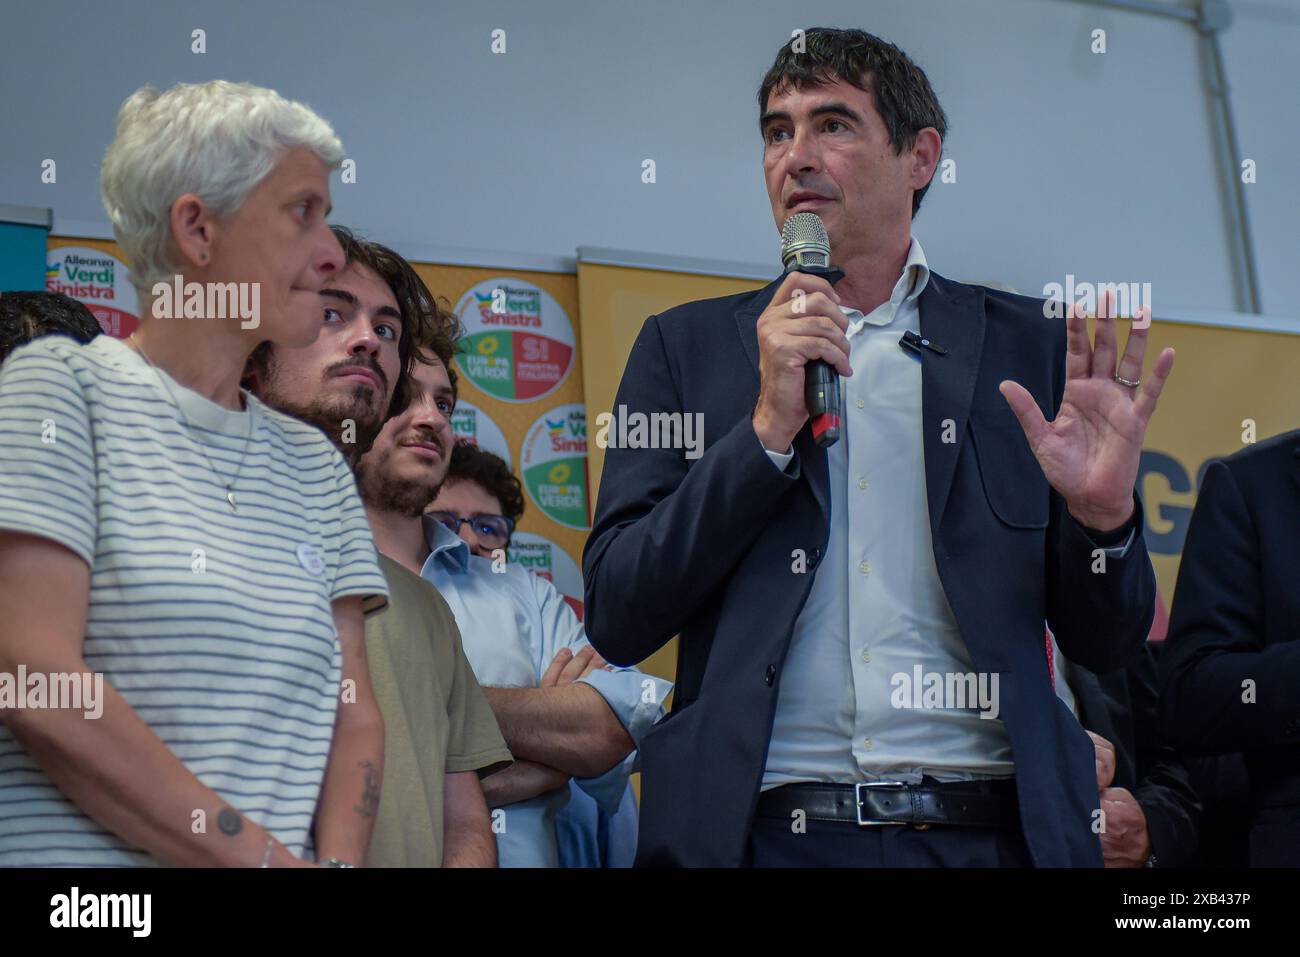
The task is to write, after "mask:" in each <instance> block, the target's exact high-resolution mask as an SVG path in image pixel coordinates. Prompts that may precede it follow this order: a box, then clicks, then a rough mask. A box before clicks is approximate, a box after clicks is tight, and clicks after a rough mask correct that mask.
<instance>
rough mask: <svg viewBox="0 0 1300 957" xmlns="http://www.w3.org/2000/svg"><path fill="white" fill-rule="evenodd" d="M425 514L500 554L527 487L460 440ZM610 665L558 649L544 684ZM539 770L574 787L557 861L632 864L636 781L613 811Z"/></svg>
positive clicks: (559, 833)
mask: <svg viewBox="0 0 1300 957" xmlns="http://www.w3.org/2000/svg"><path fill="white" fill-rule="evenodd" d="M427 514H428V515H429V516H430V517H432V518H433V519H434V520H436V521H438V522H441V523H442V524H443V525H445V526H447V528H448V529H451V530H454V531H455V532H456V534H457V535H459V536H460V537H461V538H462V539H464V541H465V544H467V545H468V546H469V549H470V551H471V552H472V553H473V554H475V555H479V556H482V557H483V558H486V559H488V560H493V559H498V560H499V559H500V558H501V556H502V554H503V550H506V549H508V548H509V546H510V536H511V534H512V533H513V532H514V530H515V526H516V525H517V524H518V522H519V519H520V518H521V517H522V516H523V514H524V495H523V487H522V485H521V484H520V482H519V479H518V478H517V477H516V476H515V474H514V473H513V472H511V471H510V466H509V465H508V464H507V463H506V461H505V460H504V459H502V458H501V457H500V456H497V455H493V454H492V453H491V452H488V451H487V450H485V449H481V448H479V447H478V446H477V445H475V444H474V443H472V442H468V441H465V440H461V441H459V442H457V443H456V446H455V448H454V449H453V450H452V453H451V466H450V468H449V469H448V470H447V477H446V479H444V480H443V483H442V487H441V488H439V489H438V497H437V498H435V499H434V500H433V504H431V505H430V506H429V510H428V512H427ZM516 574H517V573H516ZM534 577H536V576H535V573H534ZM536 587H537V588H538V590H539V591H540V592H541V593H542V595H543V596H544V597H543V603H544V604H548V605H551V606H553V607H555V608H556V610H557V614H558V615H559V617H560V618H562V619H564V620H565V621H566V626H565V628H564V629H562V631H563V632H565V633H568V634H577V635H581V634H582V632H581V625H580V624H579V618H578V616H576V615H573V614H572V613H571V612H569V613H566V612H564V611H563V610H562V609H559V608H558V605H557V603H558V602H560V601H564V602H565V603H569V602H570V599H568V598H565V597H564V596H562V595H561V594H560V592H559V591H558V590H557V589H555V588H554V587H551V586H549V584H538V585H536ZM578 607H579V608H580V607H581V606H580V605H579V606H578ZM579 614H580V612H579ZM579 640H581V638H580V639H579ZM588 651H590V652H591V655H590V658H588V657H587V655H586V652H588ZM584 661H585V662H586V664H585V665H584V664H583V662H584ZM605 667H606V664H605V659H604V658H602V657H601V656H600V655H599V654H596V653H595V651H594V649H592V648H591V646H590V645H586V646H585V647H584V648H583V649H582V651H581V652H579V654H578V655H577V656H573V655H572V654H571V653H570V652H569V650H568V648H567V647H566V648H561V649H560V651H559V652H558V653H557V655H556V657H555V658H554V659H553V660H552V662H551V665H550V667H549V668H548V669H547V677H544V679H543V686H547V682H548V681H553V682H554V683H555V684H568V683H569V682H571V681H573V680H575V679H576V678H578V677H580V676H581V675H583V674H590V673H591V672H593V671H595V670H596V669H597V668H605ZM551 686H554V685H551ZM523 764H524V767H523V768H521V769H520V770H519V771H516V772H514V773H513V774H509V773H507V774H500V775H497V779H498V780H499V781H503V782H506V781H509V780H510V779H511V778H512V777H515V776H517V775H520V774H528V773H531V771H530V770H529V769H528V768H527V765H526V763H523ZM541 773H549V774H550V775H552V777H553V779H554V780H556V781H558V782H559V786H561V787H567V789H568V792H569V801H568V803H567V804H565V805H564V807H563V808H561V809H560V811H559V812H558V814H557V815H556V817H555V830H556V842H557V844H558V848H559V859H560V866H561V867H631V866H632V862H633V861H634V860H635V859H636V832H637V808H636V795H635V794H633V792H632V785H631V784H628V785H627V786H626V788H625V789H624V791H623V797H622V799H621V800H620V802H619V804H618V808H617V810H616V811H614V812H613V813H611V812H610V811H609V809H608V807H607V806H605V805H604V804H602V803H601V802H599V801H597V800H596V798H594V797H592V796H591V795H590V794H588V793H587V792H586V791H585V790H583V788H582V786H581V785H580V784H579V783H578V782H576V781H575V780H573V779H571V778H567V779H566V776H565V775H564V773H563V772H560V771H555V770H554V769H550V768H543V769H542V772H541ZM493 790H495V786H494V785H493V784H492V783H491V782H488V791H489V793H488V800H489V805H490V803H491V800H492V798H493V794H492V791H493Z"/></svg>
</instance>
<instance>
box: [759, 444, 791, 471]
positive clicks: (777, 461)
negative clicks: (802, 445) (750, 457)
mask: <svg viewBox="0 0 1300 957" xmlns="http://www.w3.org/2000/svg"><path fill="white" fill-rule="evenodd" d="M763 451H764V452H766V453H767V457H768V458H769V459H771V460H772V464H773V465H775V466H776V467H777V468H779V469H780V470H781V471H782V472H787V471H789V469H790V463H791V462H792V461H794V448H793V447H791V449H790V451H789V452H773V451H772V450H771V449H768V448H765V449H763Z"/></svg>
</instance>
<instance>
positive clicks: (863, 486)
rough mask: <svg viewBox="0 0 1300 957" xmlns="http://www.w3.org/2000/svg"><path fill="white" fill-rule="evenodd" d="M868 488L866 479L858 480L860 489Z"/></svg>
mask: <svg viewBox="0 0 1300 957" xmlns="http://www.w3.org/2000/svg"><path fill="white" fill-rule="evenodd" d="M866 487H867V480H866V479H864V478H860V479H858V488H860V489H866Z"/></svg>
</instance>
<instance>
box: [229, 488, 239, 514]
mask: <svg viewBox="0 0 1300 957" xmlns="http://www.w3.org/2000/svg"><path fill="white" fill-rule="evenodd" d="M226 501H227V502H229V503H230V510H231V511H232V512H238V511H239V509H237V508H236V507H235V492H234V490H233V489H226Z"/></svg>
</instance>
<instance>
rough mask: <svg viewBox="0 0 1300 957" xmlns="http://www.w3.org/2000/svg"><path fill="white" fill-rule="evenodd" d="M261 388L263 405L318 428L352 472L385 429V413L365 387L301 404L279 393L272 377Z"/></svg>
mask: <svg viewBox="0 0 1300 957" xmlns="http://www.w3.org/2000/svg"><path fill="white" fill-rule="evenodd" d="M261 385H262V388H261V390H260V392H261V395H260V396H259V397H260V398H261V400H262V401H263V402H265V403H266V404H267V405H269V406H270V407H271V408H273V409H277V410H279V411H280V412H283V413H285V414H286V415H291V416H293V417H294V418H295V419H301V420H302V421H304V422H307V423H308V424H310V425H314V426H316V427H317V428H319V429H320V430H321V431H322V432H324V433H325V435H326V437H327V438H329V440H330V441H331V442H333V443H334V445H335V447H336V448H338V450H339V451H340V452H342V453H343V458H344V459H345V460H346V461H347V463H348V466H349V467H350V468H352V470H353V471H356V469H357V466H358V465H359V464H360V462H361V457H362V456H363V455H365V454H366V453H367V452H369V451H370V448H371V446H373V445H374V444H375V439H377V438H378V437H379V433H380V431H381V430H382V429H383V427H384V410H382V409H377V408H376V407H375V399H374V395H373V393H371V391H370V390H369V389H367V388H366V387H365V386H362V385H358V386H357V387H356V388H355V389H352V390H351V391H349V392H347V393H344V394H342V395H330V396H320V395H317V396H312V397H311V398H310V399H309V400H308V401H306V402H303V401H301V399H302V397H301V396H288V395H284V394H282V393H280V392H279V391H278V390H277V389H276V380H275V376H274V374H272V375H269V376H267V377H266V378H265V379H264V380H263V381H262V384H261Z"/></svg>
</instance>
